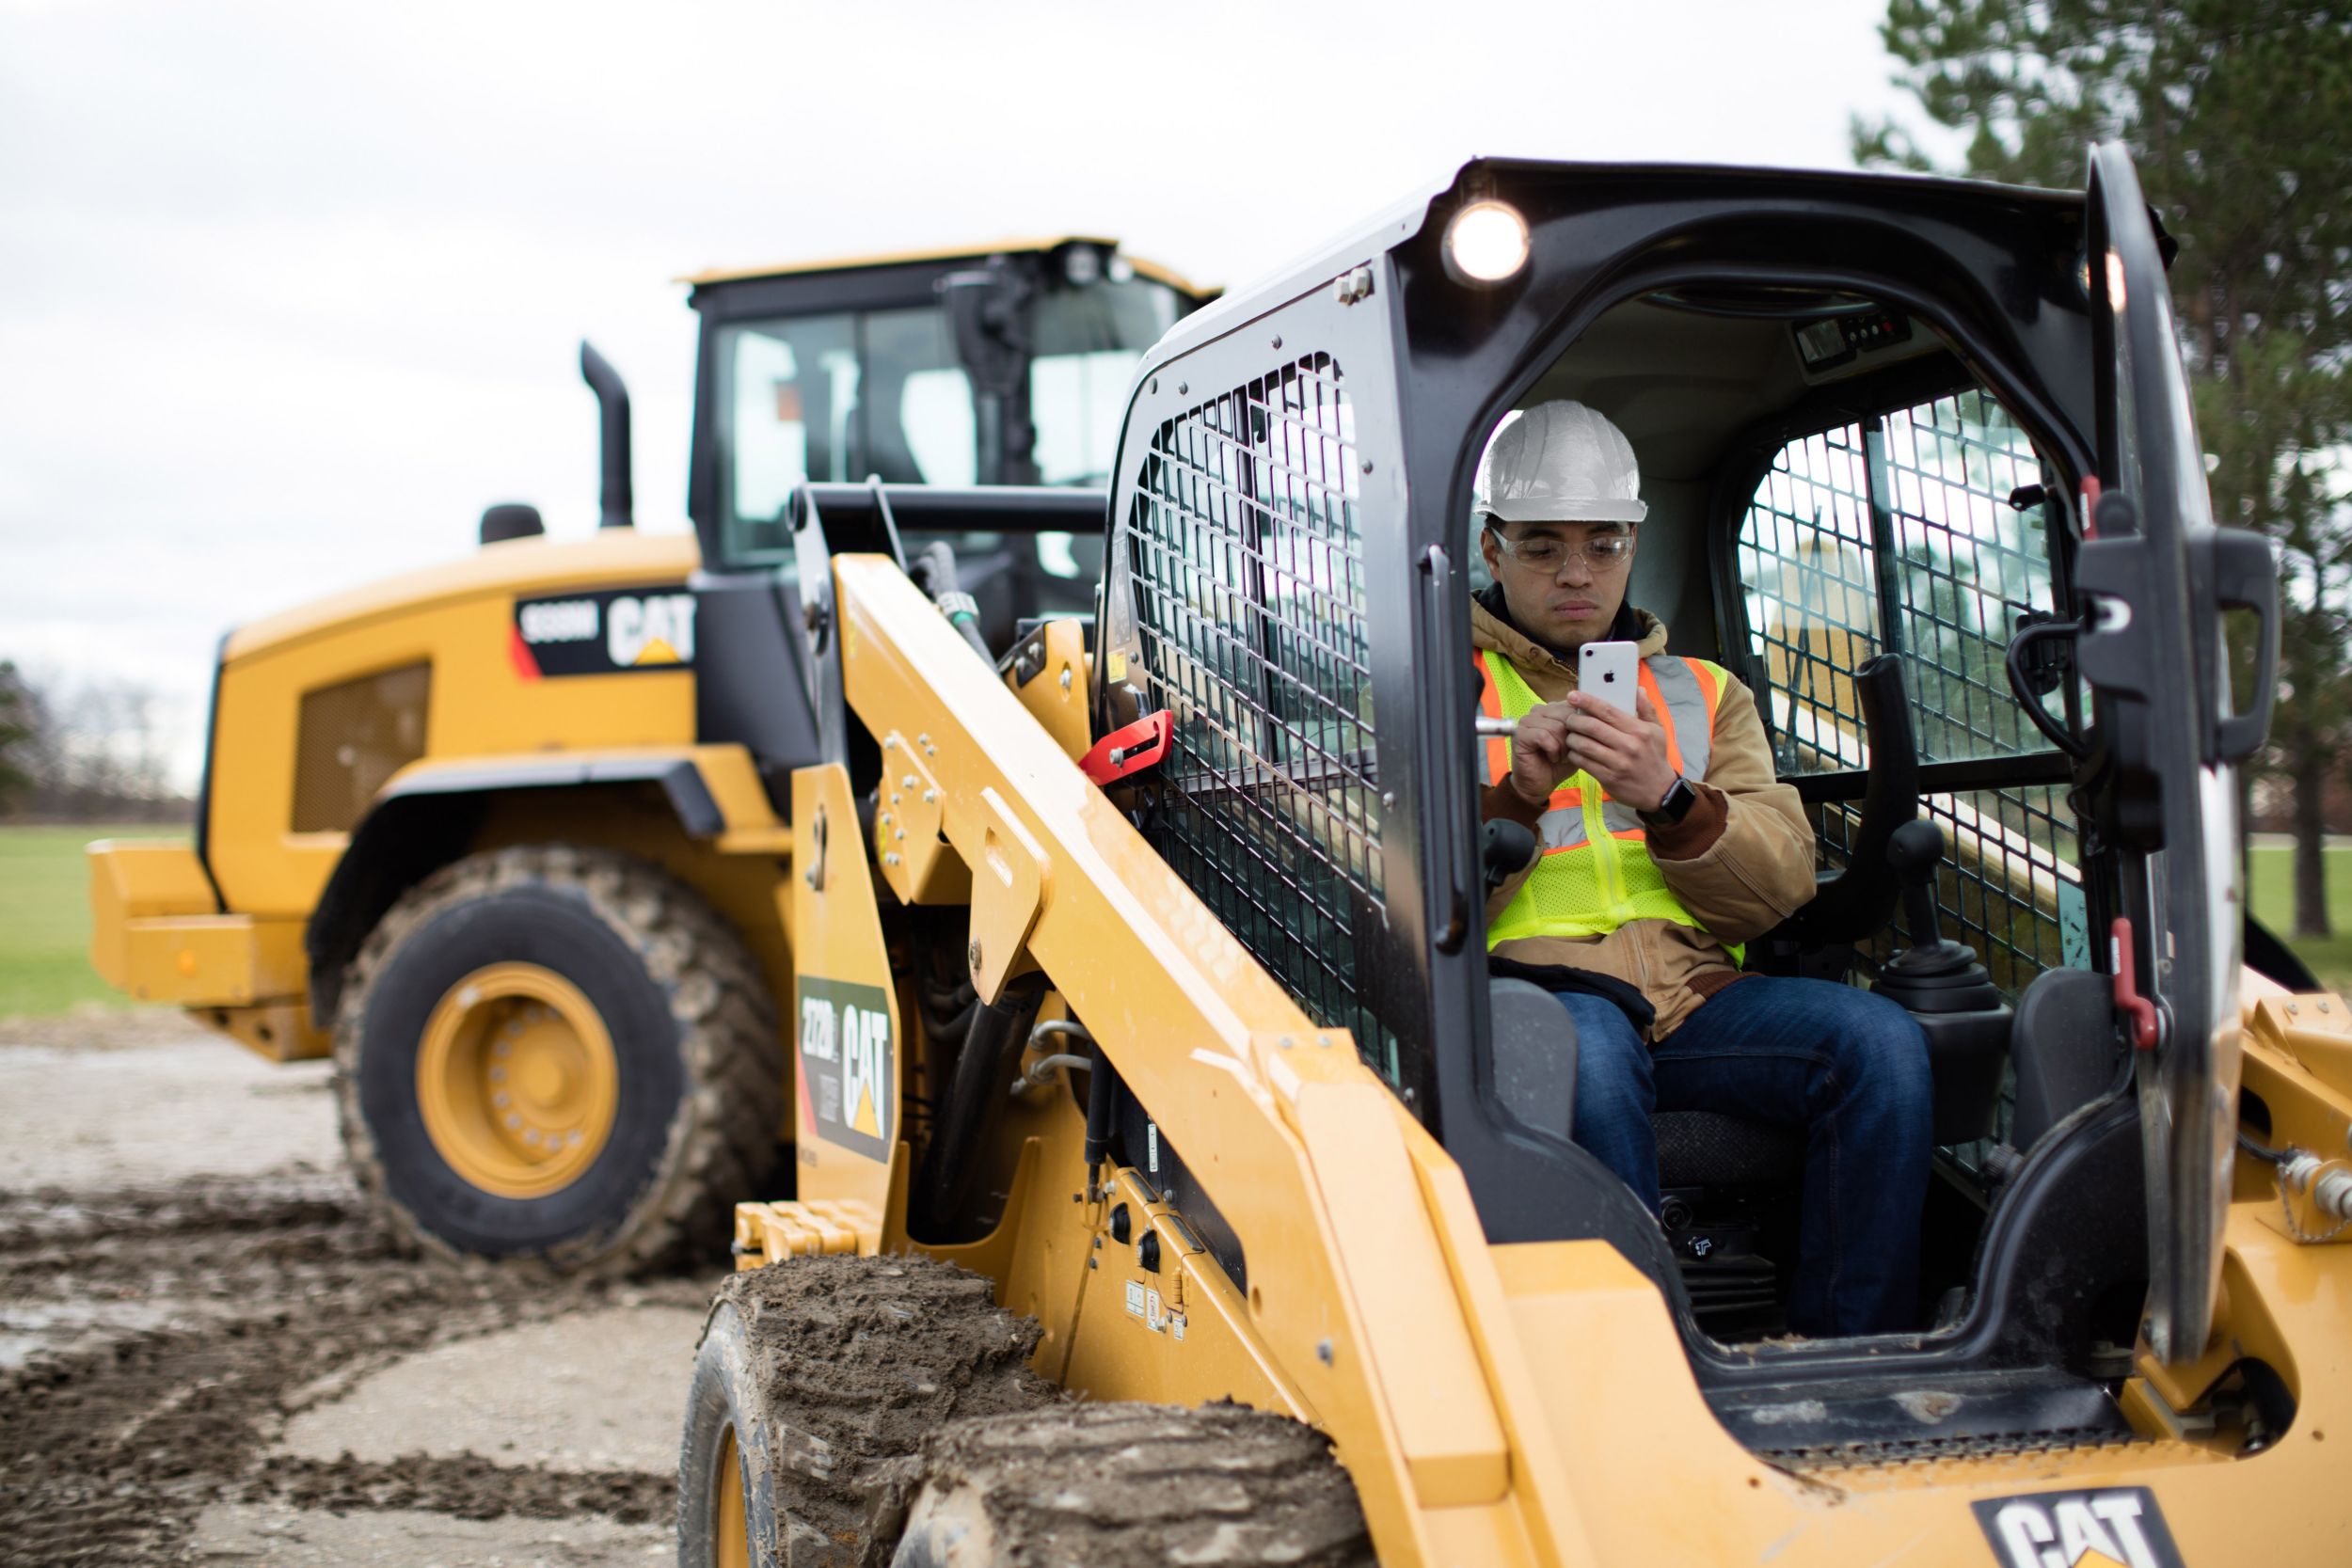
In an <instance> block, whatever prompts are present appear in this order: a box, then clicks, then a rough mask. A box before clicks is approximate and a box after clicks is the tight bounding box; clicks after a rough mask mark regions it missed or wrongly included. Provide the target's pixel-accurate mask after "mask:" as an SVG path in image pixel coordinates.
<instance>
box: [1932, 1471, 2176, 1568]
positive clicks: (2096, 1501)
mask: <svg viewBox="0 0 2352 1568" xmlns="http://www.w3.org/2000/svg"><path fill="white" fill-rule="evenodd" d="M1970 1506H1971V1507H1973V1508H1974V1509H1975V1510H1976V1513H1977V1523H1978V1524H1979V1526H1981V1527H1982V1528H1983V1530H1984V1536H1985V1539H1986V1540H1987V1541H1988V1542H1990V1543H1992V1545H1993V1551H1994V1556H1995V1557H1996V1558H1997V1559H1998V1560H1999V1561H2000V1564H2001V1568H2183V1565H2182V1562H2181V1553H2180V1548H2179V1547H2177V1546H2175V1545H2173V1544H2172V1532H2171V1530H2170V1529H2169V1528H2166V1526H2165V1522H2164V1514H2163V1513H2162V1512H2160V1511H2159V1510H2158V1509H2157V1507H2156V1499H2155V1495H2154V1494H2153V1493H2152V1492H2150V1491H2149V1490H2148V1489H2147V1488H2146V1487H2144V1486H2103V1487H2101V1488H2099V1489H2098V1490H2097V1491H2095V1492H2038V1493H2036V1494H2034V1495H2033V1496H2031V1497H1994V1498H1991V1499H1989V1500H1988V1501H1985V1502H1980V1503H1974V1504H1971V1505H1970Z"/></svg>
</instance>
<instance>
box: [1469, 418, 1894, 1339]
mask: <svg viewBox="0 0 2352 1568" xmlns="http://www.w3.org/2000/svg"><path fill="white" fill-rule="evenodd" d="M1640 490H1641V481H1640V474H1639V471H1638V469H1637V467H1636V465H1635V462H1634V456H1633V449H1632V446H1631V444H1630V443H1629V442H1628V441H1627V439H1626V438H1625V436H1624V435H1623V434H1622V433H1621V432H1620V431H1619V430H1618V429H1617V428H1616V426H1615V425H1613V424H1612V423H1611V422H1610V421H1609V420H1607V419H1606V418H1604V417H1603V416H1602V415H1600V414H1599V413H1597V411H1595V410H1594V409H1591V408H1588V407H1586V406H1585V405H1584V404H1581V403H1571V402H1553V403H1547V404H1539V405H1537V406H1536V407H1534V408H1531V409H1529V410H1527V411H1526V412H1525V413H1524V414H1523V415H1522V416H1521V417H1520V418H1519V419H1518V420H1516V421H1513V422H1511V423H1509V424H1507V425H1506V426H1504V427H1503V428H1502V431H1501V433H1500V434H1499V435H1497V436H1495V438H1494V439H1493V441H1492V442H1491V443H1490V445H1489V447H1488V449H1487V451H1486V458H1485V461H1484V462H1483V463H1482V464H1481V466H1480V470H1479V480H1478V499H1477V507H1478V514H1479V516H1478V521H1479V527H1480V536H1479V545H1480V548H1481V550H1482V551H1483V553H1484V554H1485V556H1486V565H1487V569H1488V570H1489V571H1490V572H1492V574H1493V576H1494V579H1495V580H1494V584H1493V586H1492V587H1490V588H1488V589H1486V591H1485V592H1483V593H1481V594H1479V595H1478V597H1477V599H1476V600H1475V601H1474V602H1473V604H1472V607H1471V610H1470V625H1471V641H1472V642H1473V644H1474V645H1475V648H1476V653H1475V655H1474V658H1475V661H1476V664H1477V668H1478V674H1479V679H1480V682H1481V693H1480V701H1481V703H1482V705H1483V706H1484V709H1485V711H1486V713H1488V714H1489V715H1493V716H1498V717H1503V718H1513V719H1517V720H1518V734H1517V736H1515V737H1514V738H1513V739H1510V740H1503V739H1495V740H1491V741H1489V742H1488V743H1487V744H1486V747H1485V748H1484V751H1483V770H1484V773H1485V775H1486V776H1485V780H1484V782H1485V784H1486V789H1485V791H1484V794H1483V795H1482V797H1481V808H1480V815H1481V816H1482V818H1483V819H1485V820H1493V819H1495V818H1498V817H1503V818H1508V819H1510V820H1512V821H1516V822H1520V823H1524V824H1525V825H1526V826H1528V827H1529V828H1531V829H1533V830H1534V833H1535V836H1536V852H1535V854H1534V857H1533V858H1532V859H1531V860H1530V862H1529V863H1528V864H1527V865H1526V866H1525V867H1523V868H1521V869H1520V870H1519V871H1518V873H1517V874H1516V875H1514V876H1513V877H1512V878H1511V879H1509V880H1508V881H1506V882H1505V883H1504V884H1503V885H1502V888H1501V889H1500V890H1498V891H1497V892H1496V893H1495V895H1493V897H1492V898H1490V899H1489V900H1488V902H1487V906H1486V941H1487V946H1488V949H1489V956H1490V959H1491V960H1492V961H1493V962H1494V964H1495V967H1496V969H1497V970H1498V972H1500V973H1505V974H1518V975H1521V976H1523V977H1525V978H1528V979H1532V980H1534V981H1535V982H1536V983H1538V984H1540V985H1543V986H1545V987H1547V988H1548V989H1549V990H1551V991H1552V992H1553V994H1554V995H1556V996H1557V997H1558V998H1559V999H1560V1003H1561V1005H1562V1006H1565V1008H1566V1009H1567V1012H1568V1016H1569V1017H1570V1018H1571V1019H1573V1020H1574V1021H1575V1023H1576V1031H1577V1042H1578V1056H1577V1071H1576V1114H1575V1127H1574V1129H1573V1134H1574V1136H1575V1139H1576V1141H1577V1142H1578V1143H1580V1144H1581V1145H1582V1146H1583V1147H1584V1148H1587V1149H1589V1150H1590V1151H1591V1152H1592V1153H1593V1154H1595V1155H1596V1156H1597V1157H1598V1158H1599V1159H1600V1160H1601V1162H1602V1163H1603V1164H1607V1165H1608V1166H1609V1168H1610V1169H1611V1170H1613V1171H1614V1172H1615V1173H1616V1174H1617V1175H1618V1176H1619V1177H1621V1178H1623V1179H1624V1180H1625V1182H1626V1184H1627V1185H1628V1186H1629V1187H1631V1188H1632V1189H1633V1191H1634V1193H1635V1194H1636V1195H1637V1196H1640V1197H1641V1199H1642V1200H1643V1201H1644V1202H1645V1203H1646V1204H1647V1205H1648V1206H1649V1208H1650V1211H1651V1212H1653V1213H1655V1212H1657V1211H1658V1209H1659V1204H1660V1196H1659V1180H1658V1150H1657V1144H1656V1140H1655V1137H1654V1134H1653V1133H1652V1132H1651V1127H1650V1114H1651V1112H1652V1111H1714V1112H1719V1113H1724V1114H1727V1115H1733V1116H1740V1117H1750V1118H1753V1119H1757V1120H1764V1121H1771V1122H1777V1123H1780V1124H1783V1125H1788V1126H1792V1127H1801V1128H1803V1129H1804V1132H1805V1137H1806V1154H1805V1165H1804V1200H1803V1212H1802V1214H1801V1216H1800V1237H1801V1240H1800V1243H1799V1256H1798V1265H1797V1273H1796V1280H1795V1285H1794V1288H1793V1291H1792V1292H1791V1295H1790V1299H1789V1302H1788V1324H1789V1326H1790V1328H1792V1329H1794V1330H1795V1331H1796V1332H1798V1333H1801V1334H1809V1335H1847V1334H1869V1333H1882V1332H1891V1331H1895V1330H1899V1329H1904V1328H1908V1327H1911V1326H1913V1324H1914V1321H1915V1312H1916V1301H1915V1295H1916V1291H1917V1275H1918V1255H1919V1234H1918V1232H1919V1219H1920V1209H1921V1205H1922V1203H1923V1201H1924V1198H1925V1195H1926V1189H1927V1178H1928V1164H1929V1157H1930V1151H1931V1145H1930V1130H1931V1119H1932V1117H1931V1109H1932V1107H1931V1092H1930V1086H1929V1073H1928V1058H1927V1041H1926V1038H1925V1037H1924V1036H1923V1035H1922V1033H1921V1032H1920V1029H1919V1026H1918V1025H1917V1024H1916V1023H1915V1022H1913V1021H1912V1019H1911V1017H1910V1015H1909V1014H1908V1013H1906V1012H1904V1011H1903V1010H1902V1008H1900V1007H1899V1006H1896V1005H1895V1004H1894V1003H1892V1002H1890V1001H1887V1000H1885V999H1883V998H1882V997H1877V996H1873V995H1871V994H1869V993H1868V992H1867V991H1863V990H1857V989H1855V988H1854V987H1851V986H1847V985H1842V984H1838V983H1836V982H1832V981H1824V980H1801V979H1786V978H1779V977H1774V976H1767V975H1759V974H1743V973H1741V971H1740V967H1739V964H1740V945H1741V944H1742V943H1744V942H1748V941H1749V940H1751V939H1753V938H1755V937H1757V936H1759V935H1761V934H1762V933H1764V932H1765V931H1767V930H1769V929H1771V928H1772V927H1773V926H1775V925H1777V924H1779V923H1780V922H1781V921H1782V920H1783V919H1785V918H1787V917H1788V914H1789V913H1790V912H1791V911H1794V910H1795V909H1796V908H1797V907H1798V906H1799V905H1801V904H1803V903H1804V901H1805V899H1807V898H1808V897H1810V896H1811V895H1812V893H1813V887H1814V878H1813V867H1814V850H1813V831H1812V829H1811V828H1810V827H1809V826H1808V825H1807V823H1806V821H1805V818H1804V813H1803V812H1802V810H1801V809H1800V808H1799V805H1798V800H1797V793H1796V791H1795V790H1794V789H1791V788H1790V787H1788V785H1786V784H1780V783H1777V782H1776V781H1775V779H1774V777H1773V771H1772V749H1771V746H1770V743H1769V742H1768V741H1767V739H1766V736H1765V733H1764V726H1763V723H1762V721H1761V720H1760V719H1759V718H1758V717H1757V714H1756V700H1755V699H1754V698H1753V697H1752V696H1750V695H1749V693H1748V690H1747V689H1746V688H1745V687H1743V686H1741V685H1740V682H1738V681H1737V680H1734V679H1733V678H1732V677H1731V675H1730V674H1729V673H1727V672H1725V671H1724V670H1723V669H1722V668H1721V667H1720V666H1717V665H1714V664H1711V663H1708V662H1707V661H1705V660H1702V659H1695V658H1682V657H1675V656H1673V655H1670V654H1668V653H1667V652H1666V627H1665V626H1663V625H1662V624H1661V622H1660V621H1659V620H1658V618H1657V617H1656V616H1654V615H1651V614H1649V613H1648V612H1647V611H1645V610H1637V609H1635V608H1633V607H1632V606H1630V605H1629V604H1627V603H1626V602H1625V599H1626V585H1627V582H1628V580H1629V568H1630V566H1631V565H1632V562H1633V552H1634V549H1635V546H1636V544H1637V542H1638V537H1639V525H1640V524H1641V521H1642V519H1643V518H1644V516H1645V515H1647V512H1648V508H1647V506H1646V504H1645V502H1644V501H1643V500H1642V499H1640ZM1588 641H1629V642H1632V643H1635V644H1636V653H1637V655H1638V657H1639V658H1640V661H1641V662H1640V665H1639V672H1640V675H1639V684H1640V693H1639V697H1638V700H1637V705H1636V711H1635V713H1633V714H1631V715H1628V714H1625V713H1624V712H1622V711H1621V710H1620V709H1619V708H1617V707H1615V706H1613V705H1611V704H1609V703H1607V702H1604V701H1602V700H1601V699H1600V698H1599V697H1598V696H1597V695H1593V694H1587V693H1584V692H1581V691H1579V690H1578V689H1577V669H1578V663H1577V658H1578V651H1579V650H1580V649H1581V647H1582V646H1583V645H1584V644H1585V643H1586V642H1588Z"/></svg>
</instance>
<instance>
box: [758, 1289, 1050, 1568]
mask: <svg viewBox="0 0 2352 1568" xmlns="http://www.w3.org/2000/svg"><path fill="white" fill-rule="evenodd" d="M994 1292H995V1284H994V1282H993V1280H991V1279H989V1278H988V1277H987V1276H985V1275H977V1274H972V1273H970V1272H968V1271H966V1270H964V1269H961V1268H958V1267H957V1266H955V1265H954V1264H952V1263H942V1262H939V1261H937V1260H935V1259H929V1258H923V1257H887V1258H857V1257H850V1256H834V1257H817V1258H793V1259H785V1260H784V1261H782V1262H780V1263H775V1264H771V1265H770V1266H769V1267H767V1268H764V1269H757V1270H754V1271H752V1272H749V1273H745V1274H739V1275H733V1276H732V1277H730V1278H729V1279H728V1280H727V1281H726V1282H725V1284H723V1285H722V1286H721V1287H720V1290H719V1294H718V1297H717V1299H716V1301H714V1302H713V1304H712V1308H711V1309H712V1312H713V1313H714V1314H715V1313H716V1312H718V1310H719V1309H720V1308H721V1307H733V1308H734V1309H735V1312H736V1314H737V1316H738V1317H739V1319H740V1321H741V1323H742V1332H743V1337H744V1342H745V1346H746V1349H747V1353H748V1354H747V1356H746V1360H747V1361H748V1363H749V1364H750V1365H751V1366H752V1367H753V1368H754V1369H755V1377H756V1385H757V1386H755V1387H751V1388H746V1389H740V1390H739V1392H738V1398H739V1408H740V1409H741V1411H742V1412H743V1414H744V1417H745V1418H747V1419H750V1420H755V1421H757V1422H759V1424H760V1425H762V1426H763V1427H765V1428H767V1429H768V1430H769V1431H771V1433H773V1434H774V1439H773V1442H772V1444H771V1451H772V1453H773V1454H774V1456H775V1463H774V1473H773V1474H772V1475H771V1478H770V1483H771V1487H772V1489H773V1491H774V1495H775V1498H776V1503H777V1510H776V1513H777V1528H778V1529H779V1531H780V1532H782V1533H783V1534H784V1535H785V1536H786V1538H787V1539H786V1541H784V1542H782V1543H779V1545H780V1546H781V1547H782V1548H783V1549H785V1550H786V1551H787V1552H788V1553H791V1554H795V1555H791V1556H790V1559H789V1560H791V1561H792V1562H793V1563H795V1564H796V1565H797V1564H800V1563H802V1562H804V1561H805V1562H821V1563H828V1564H839V1565H841V1568H847V1565H849V1564H851V1563H855V1562H857V1561H859V1560H861V1557H862V1555H863V1554H864V1553H865V1551H866V1547H867V1544H868V1541H867V1523H868V1515H869V1513H870V1512H871V1511H872V1508H873V1506H874V1502H875V1499H876V1497H878V1496H880V1495H881V1494H882V1491H883V1490H884V1487H883V1485H882V1478H883V1475H884V1465H886V1463H887V1462H888V1461H891V1460H894V1459H903V1458H904V1457H905V1456H907V1455H910V1454H912V1453H913V1452H914V1449H915V1448H916V1446H917V1445H918V1444H919V1443H920V1442H921V1441H922V1439H923V1437H924V1436H925V1435H927V1434H928V1433H932V1432H935V1431H937V1430H938V1429H939V1427H940V1425H941V1424H942V1423H943V1422H945V1421H947V1420H950V1419H953V1418H957V1417H961V1416H983V1415H1001V1414H1004V1413H1007V1412H1010V1411H1020V1410H1029V1409H1034V1408H1036V1407H1038V1406H1040V1405H1044V1404H1051V1403H1054V1402H1057V1401H1058V1400H1060V1398H1061V1397H1062V1396H1061V1394H1060V1391H1059V1390H1058V1389H1057V1388H1056V1387H1055V1386H1053V1385H1052V1384H1050V1383H1048V1382H1046V1381H1045V1380H1044V1379H1043V1378H1041V1377H1039V1376H1038V1375H1037V1374H1036V1373H1035V1372H1032V1371H1031V1370H1029V1365H1028V1363H1029V1357H1030V1355H1031V1354H1033V1353H1034V1352H1035V1351H1036V1349H1037V1341H1038V1333H1039V1330H1038V1325H1037V1323H1036V1321H1035V1320H1034V1319H1030V1318H1025V1317H1021V1316H1018V1315H1017V1314H1014V1313H1012V1312H1009V1311H1006V1310H1005V1309H1004V1308H1003V1307H998V1306H996V1305H995V1297H994Z"/></svg>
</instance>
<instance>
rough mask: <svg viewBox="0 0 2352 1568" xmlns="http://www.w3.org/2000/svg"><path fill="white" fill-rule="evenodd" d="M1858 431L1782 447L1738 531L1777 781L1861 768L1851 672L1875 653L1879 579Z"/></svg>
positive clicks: (1844, 428) (1843, 428) (1851, 428)
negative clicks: (1781, 777) (1783, 777)
mask: <svg viewBox="0 0 2352 1568" xmlns="http://www.w3.org/2000/svg"><path fill="white" fill-rule="evenodd" d="M1867 472H1868V470H1867V467H1866V454H1865V451H1864V444H1863V437H1862V427H1861V426H1860V425H1851V424H1849V425H1840V426H1839V427H1837V428H1836V429H1835V430H1825V431H1823V432H1821V433H1820V435H1818V436H1807V437H1805V438H1804V440H1802V441H1792V442H1790V443H1789V444H1788V446H1786V447H1783V448H1782V449H1781V450H1780V453H1779V455H1778V456H1776V457H1774V458H1773V459H1772V472H1770V473H1769V474H1767V475H1766V476H1765V477H1764V483H1762V484H1761V485H1759V486H1758V487H1757V489H1756V496H1755V499H1752V500H1751V501H1750V502H1749V503H1748V515H1747V520H1746V521H1745V522H1744V523H1743V524H1742V525H1741V527H1740V583H1741V585H1742V586H1743V587H1744V588H1745V589H1746V591H1747V601H1748V639H1749V645H1750V647H1751V648H1752V650H1753V651H1754V652H1755V654H1756V657H1757V659H1758V660H1759V661H1760V662H1761V665H1762V669H1763V675H1764V684H1765V689H1766V691H1767V692H1768V693H1769V696H1770V704H1769V707H1768V712H1769V713H1770V716H1771V718H1772V744H1773V750H1774V752H1775V753H1776V760H1777V761H1778V763H1779V765H1780V770H1781V771H1782V772H1783V773H1839V772H1843V771H1845V770H1846V769H1848V768H1860V767H1863V766H1865V765H1866V763H1867V752H1866V751H1865V749H1864V746H1863V742H1862V736H1861V733H1860V727H1859V725H1858V724H1856V723H1855V722H1854V721H1855V719H1856V717H1857V716H1858V715H1859V714H1860V712H1861V705H1860V702H1859V701H1858V699H1857V698H1856V697H1855V694H1854V685H1853V672H1854V670H1855V669H1856V668H1857V667H1859V666H1860V665H1861V664H1862V663H1863V661H1864V660H1866V659H1867V658H1869V657H1871V656H1872V655H1873V654H1875V653H1877V652H1878V651H1879V640H1880V639H1879V602H1878V578H1877V573H1876V569H1875V565H1874V563H1873V559H1872V552H1871V548H1870V542H1871V531H1870V492H1869V480H1868V478H1867Z"/></svg>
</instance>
